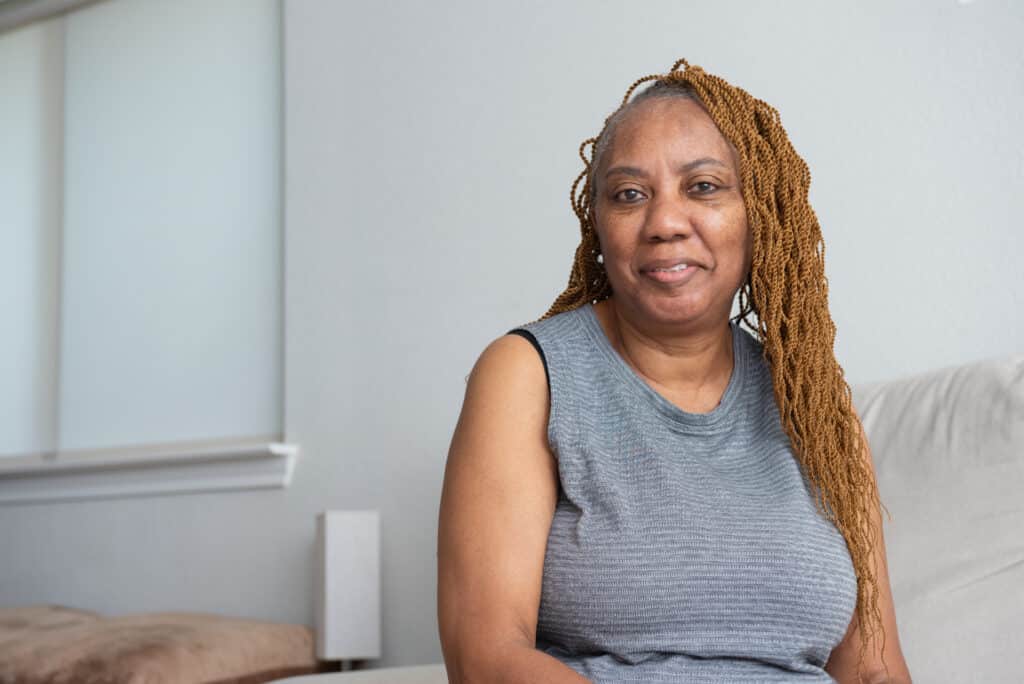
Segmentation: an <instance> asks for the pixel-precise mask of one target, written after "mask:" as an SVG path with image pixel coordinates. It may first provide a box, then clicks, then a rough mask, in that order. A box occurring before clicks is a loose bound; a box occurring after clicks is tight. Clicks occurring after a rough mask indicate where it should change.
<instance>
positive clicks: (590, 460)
mask: <svg viewBox="0 0 1024 684" xmlns="http://www.w3.org/2000/svg"><path fill="white" fill-rule="evenodd" d="M730 326H731V329H732V338H733V355H734V365H733V371H732V375H731V377H730V380H729V384H728V386H727V388H726V390H725V393H724V395H723V396H722V400H721V403H720V404H719V405H718V406H716V407H715V408H714V409H713V410H712V411H711V412H709V413H688V412H686V411H683V410H681V409H680V408H678V407H677V406H675V405H674V404H672V403H671V402H670V401H668V400H667V399H665V398H664V397H663V396H661V395H660V394H658V393H657V392H656V391H655V390H654V389H653V388H651V387H650V386H649V385H648V384H647V383H646V382H645V381H644V380H642V379H641V378H640V376H639V375H637V374H636V372H635V371H634V370H633V369H632V368H631V367H630V366H629V365H628V364H627V363H626V362H625V360H624V359H623V358H622V357H621V356H620V355H619V353H618V352H617V351H616V350H615V348H614V347H613V346H612V345H611V343H610V341H609V340H608V338H607V336H606V335H605V333H604V330H603V328H602V327H601V324H600V322H599V321H598V319H597V315H596V313H595V311H594V307H593V305H591V304H586V305H584V306H582V307H580V308H578V309H574V310H572V311H568V312H565V313H561V314H558V315H555V316H552V317H550V318H547V319H545V320H542V321H536V322H533V323H529V324H526V325H523V326H520V329H524V330H527V331H529V332H530V333H531V334H532V335H533V337H534V338H535V340H536V342H537V344H538V345H539V346H540V349H541V352H542V355H543V357H544V359H545V361H546V364H547V369H548V374H549V387H550V394H551V409H550V416H549V420H548V442H549V445H550V447H551V450H552V453H553V454H554V455H555V457H556V458H557V461H558V474H559V479H560V487H559V494H558V504H557V508H556V510H555V514H554V518H553V520H552V523H551V530H550V533H549V536H548V543H547V550H546V553H545V558H544V571H543V582H542V588H541V600H540V607H539V613H538V621H537V648H538V649H540V650H542V651H544V652H546V653H548V654H550V655H552V656H554V657H555V658H558V659H559V660H561V661H562V662H564V663H565V664H567V665H568V666H570V667H571V668H573V669H574V670H576V671H577V672H579V673H580V674H582V675H584V676H586V677H588V678H589V679H590V680H591V681H593V682H596V683H598V684H601V683H604V682H673V683H676V682H716V683H719V682H830V681H833V680H832V678H831V677H830V676H829V675H828V674H827V673H826V672H825V671H824V669H823V667H824V665H825V663H826V661H827V660H828V657H829V654H830V653H831V651H832V649H833V648H834V647H835V646H836V645H837V644H838V643H839V641H840V640H841V639H842V638H843V636H844V634H845V632H846V628H847V626H848V625H849V623H850V620H851V618H852V616H853V610H854V606H855V603H856V598H857V585H856V576H855V574H854V570H853V564H852V562H851V560H850V555H849V552H848V550H847V547H846V542H845V540H844V539H843V537H842V535H841V534H840V533H839V531H838V530H837V529H836V527H835V526H834V525H833V524H832V523H831V522H829V521H828V520H827V519H826V518H824V517H823V516H822V515H820V514H819V513H818V511H817V510H816V509H815V505H814V501H813V499H812V497H811V492H810V488H809V486H808V483H807V480H806V479H805V478H804V476H803V475H802V471H801V469H800V466H799V464H798V462H797V461H796V460H795V458H794V456H793V453H792V450H791V446H790V442H789V438H788V437H787V436H786V434H785V432H784V431H783V429H782V425H781V422H780V420H779V413H778V408H777V405H776V402H775V398H774V394H773V392H772V384H771V377H770V375H769V372H768V366H767V362H766V361H765V359H764V357H763V352H762V346H761V344H760V343H759V342H758V341H757V340H756V339H755V338H754V337H753V336H752V335H751V334H750V333H748V332H747V331H745V330H743V329H742V328H740V327H739V325H738V324H737V323H735V322H730Z"/></svg>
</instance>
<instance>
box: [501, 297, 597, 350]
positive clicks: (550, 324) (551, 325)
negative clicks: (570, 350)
mask: <svg viewBox="0 0 1024 684" xmlns="http://www.w3.org/2000/svg"><path fill="white" fill-rule="evenodd" d="M587 306H589V304H584V305H583V306H579V307H576V308H574V309H569V310H568V311H562V312H559V313H556V314H553V315H550V316H546V317H544V318H538V319H536V320H533V321H530V322H528V323H523V324H521V325H518V326H516V327H515V328H513V329H512V330H525V331H527V332H529V333H530V334H531V335H532V336H533V338H534V340H536V341H537V342H539V344H540V346H541V347H546V346H548V345H550V344H551V343H552V342H555V341H559V340H564V339H566V338H568V337H570V336H572V335H574V334H577V333H578V332H579V331H580V329H581V323H582V320H583V317H584V316H585V315H586V314H587V311H586V307H587ZM512 330H510V331H509V332H512Z"/></svg>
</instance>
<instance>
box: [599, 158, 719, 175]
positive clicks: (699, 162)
mask: <svg viewBox="0 0 1024 684" xmlns="http://www.w3.org/2000/svg"><path fill="white" fill-rule="evenodd" d="M700 166H721V167H722V168H723V169H728V168H729V166H728V165H727V164H726V163H725V162H723V161H721V160H718V159H715V158H714V157H701V158H700V159H694V160H693V161H691V162H686V163H685V164H683V165H682V166H680V167H679V172H680V173H689V172H690V171H693V170H694V169H696V168H698V167H700ZM617 173H621V174H623V175H625V176H635V177H637V178H647V172H646V171H644V170H643V169H641V168H640V167H638V166H613V167H612V168H610V169H608V170H607V171H606V172H605V174H604V177H605V178H608V177H609V176H612V175H615V174H617Z"/></svg>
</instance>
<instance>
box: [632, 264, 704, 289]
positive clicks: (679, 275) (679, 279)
mask: <svg viewBox="0 0 1024 684" xmlns="http://www.w3.org/2000/svg"><path fill="white" fill-rule="evenodd" d="M698 268H699V266H693V265H692V264H691V265H689V266H687V267H686V268H684V269H681V270H679V271H653V270H652V271H642V273H643V275H645V276H647V277H648V278H650V279H651V280H656V281H657V282H659V283H668V284H672V285H677V284H679V283H685V282H686V281H688V280H689V279H690V278H692V277H693V274H694V273H696V272H697V269H698Z"/></svg>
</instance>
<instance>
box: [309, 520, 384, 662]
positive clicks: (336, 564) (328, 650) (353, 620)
mask: <svg viewBox="0 0 1024 684" xmlns="http://www.w3.org/2000/svg"><path fill="white" fill-rule="evenodd" d="M316 528H317V534H316V539H317V571H318V572H317V575H318V577H317V587H316V588H317V599H318V600H317V610H316V655H317V658H319V659H320V660H369V659H372V658H380V642H381V628H380V515H379V514H378V512H377V511H326V512H324V513H321V514H320V515H318V516H317V525H316Z"/></svg>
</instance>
